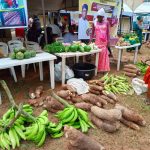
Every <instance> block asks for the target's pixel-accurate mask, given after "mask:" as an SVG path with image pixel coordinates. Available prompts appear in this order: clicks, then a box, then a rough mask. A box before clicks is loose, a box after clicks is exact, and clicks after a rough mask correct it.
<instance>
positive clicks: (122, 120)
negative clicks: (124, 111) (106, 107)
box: [120, 117, 140, 130]
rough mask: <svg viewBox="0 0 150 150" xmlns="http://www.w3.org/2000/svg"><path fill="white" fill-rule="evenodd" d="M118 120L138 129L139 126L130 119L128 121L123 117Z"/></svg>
mask: <svg viewBox="0 0 150 150" xmlns="http://www.w3.org/2000/svg"><path fill="white" fill-rule="evenodd" d="M120 122H121V123H123V124H124V125H125V126H127V127H129V128H131V129H133V130H140V127H139V126H138V125H137V124H135V123H133V122H131V121H128V120H126V119H124V118H123V117H122V118H121V119H120Z"/></svg>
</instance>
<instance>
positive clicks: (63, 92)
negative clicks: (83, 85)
mask: <svg viewBox="0 0 150 150" xmlns="http://www.w3.org/2000/svg"><path fill="white" fill-rule="evenodd" d="M57 95H58V96H60V97H62V98H64V99H67V100H69V99H71V95H72V93H71V92H70V91H69V90H60V91H58V92H57Z"/></svg>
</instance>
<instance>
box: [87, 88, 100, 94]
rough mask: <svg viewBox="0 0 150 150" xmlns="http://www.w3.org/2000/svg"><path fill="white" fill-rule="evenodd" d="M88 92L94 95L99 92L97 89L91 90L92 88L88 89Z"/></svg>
mask: <svg viewBox="0 0 150 150" xmlns="http://www.w3.org/2000/svg"><path fill="white" fill-rule="evenodd" d="M89 92H90V93H92V94H95V95H99V94H100V92H99V91H95V90H92V89H89Z"/></svg>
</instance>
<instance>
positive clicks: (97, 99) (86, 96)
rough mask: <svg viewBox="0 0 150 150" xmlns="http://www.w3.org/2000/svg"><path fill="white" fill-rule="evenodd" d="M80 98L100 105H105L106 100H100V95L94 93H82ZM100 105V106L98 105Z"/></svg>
mask: <svg viewBox="0 0 150 150" xmlns="http://www.w3.org/2000/svg"><path fill="white" fill-rule="evenodd" d="M81 98H82V99H83V100H84V101H86V102H90V103H91V104H101V105H106V104H107V102H106V101H104V100H101V99H100V97H98V96H97V95H94V94H83V95H82V96H81ZM97 106H98V105H97ZM99 107H101V106H99Z"/></svg>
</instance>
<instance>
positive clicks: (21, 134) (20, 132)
mask: <svg viewBox="0 0 150 150" xmlns="http://www.w3.org/2000/svg"><path fill="white" fill-rule="evenodd" d="M14 128H15V130H16V132H17V134H18V135H19V136H20V137H21V138H22V139H24V140H26V137H25V135H24V133H23V131H22V129H21V128H20V126H17V125H15V126H14Z"/></svg>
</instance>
